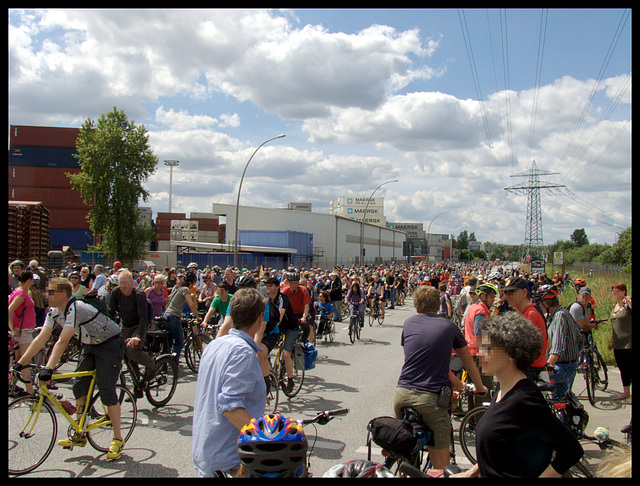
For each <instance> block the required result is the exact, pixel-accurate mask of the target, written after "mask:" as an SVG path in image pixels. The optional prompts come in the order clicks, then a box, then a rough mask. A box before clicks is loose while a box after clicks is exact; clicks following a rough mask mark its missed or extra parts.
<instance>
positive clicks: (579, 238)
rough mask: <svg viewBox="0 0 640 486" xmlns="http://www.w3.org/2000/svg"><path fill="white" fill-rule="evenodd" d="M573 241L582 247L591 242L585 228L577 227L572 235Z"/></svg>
mask: <svg viewBox="0 0 640 486" xmlns="http://www.w3.org/2000/svg"><path fill="white" fill-rule="evenodd" d="M571 241H572V242H573V243H575V245H576V246H577V247H581V246H584V245H588V244H589V238H588V237H587V232H586V231H585V230H584V228H580V229H577V230H575V231H574V232H573V234H572V235H571Z"/></svg>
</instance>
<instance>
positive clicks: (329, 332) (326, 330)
mask: <svg viewBox="0 0 640 486" xmlns="http://www.w3.org/2000/svg"><path fill="white" fill-rule="evenodd" d="M322 320H324V327H323V330H322V334H320V335H319V334H318V332H317V330H318V329H320V323H321V322H322ZM314 324H315V328H316V333H315V339H318V338H324V342H327V339H328V340H329V341H330V342H333V339H334V338H335V336H336V323H335V321H334V320H333V319H331V318H330V317H324V316H323V315H322V314H320V313H319V312H318V311H316V316H315V322H314ZM314 344H315V341H314Z"/></svg>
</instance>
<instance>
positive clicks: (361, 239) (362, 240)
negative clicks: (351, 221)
mask: <svg viewBox="0 0 640 486" xmlns="http://www.w3.org/2000/svg"><path fill="white" fill-rule="evenodd" d="M391 182H398V179H394V180H392V181H387V182H383V183H382V184H380V185H379V186H378V187H376V188H375V189H374V190H373V192H372V193H371V195H370V196H369V199H367V204H366V206H365V207H364V214H363V215H362V223H361V224H360V259H361V263H360V265H364V254H363V253H364V219H365V218H366V217H367V209H369V202H370V201H371V199H372V198H373V195H374V194H375V193H376V191H377V190H378V189H380V188H381V187H382V186H384V185H385V184H389V183H391Z"/></svg>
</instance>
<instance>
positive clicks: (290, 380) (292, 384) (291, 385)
mask: <svg viewBox="0 0 640 486" xmlns="http://www.w3.org/2000/svg"><path fill="white" fill-rule="evenodd" d="M294 384H295V383H293V380H292V379H291V378H289V380H288V381H287V393H291V392H292V391H293V386H294Z"/></svg>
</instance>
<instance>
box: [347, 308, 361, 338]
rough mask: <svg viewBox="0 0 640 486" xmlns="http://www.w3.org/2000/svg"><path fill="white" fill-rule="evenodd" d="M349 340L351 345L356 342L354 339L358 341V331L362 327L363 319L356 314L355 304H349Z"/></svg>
mask: <svg viewBox="0 0 640 486" xmlns="http://www.w3.org/2000/svg"><path fill="white" fill-rule="evenodd" d="M349 312H350V315H349V340H350V341H351V344H353V343H355V342H356V339H360V331H361V329H362V326H363V325H364V318H363V317H362V316H361V315H360V313H359V312H358V309H357V307H356V306H355V304H353V303H350V304H349Z"/></svg>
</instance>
